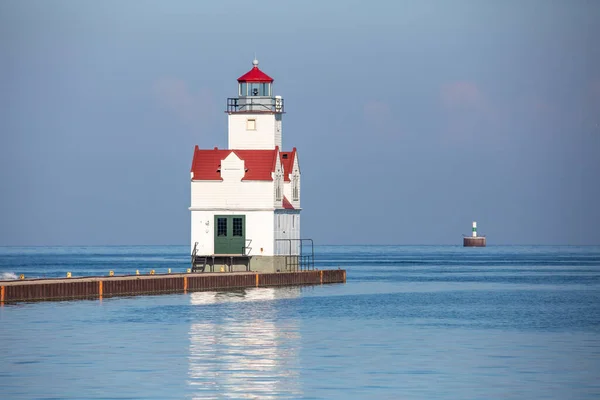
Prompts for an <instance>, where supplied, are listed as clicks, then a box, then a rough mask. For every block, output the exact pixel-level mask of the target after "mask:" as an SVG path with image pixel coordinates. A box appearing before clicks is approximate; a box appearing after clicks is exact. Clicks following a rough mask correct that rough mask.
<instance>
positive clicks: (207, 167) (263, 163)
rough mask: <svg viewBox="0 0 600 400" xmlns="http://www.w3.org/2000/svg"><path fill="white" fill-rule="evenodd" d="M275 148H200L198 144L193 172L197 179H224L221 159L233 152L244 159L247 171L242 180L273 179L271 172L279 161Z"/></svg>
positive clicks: (193, 161)
mask: <svg viewBox="0 0 600 400" xmlns="http://www.w3.org/2000/svg"><path fill="white" fill-rule="evenodd" d="M277 151H278V149H277V148H275V150H219V149H217V148H216V147H215V148H214V149H213V150H200V149H199V148H198V146H196V148H195V149H194V159H193V160H192V168H191V172H193V173H194V177H193V180H195V181H210V180H219V181H220V180H222V178H221V172H220V171H221V161H222V160H224V159H225V158H227V156H229V154H231V153H232V152H233V153H235V154H236V155H237V156H238V157H239V158H240V159H241V160H244V167H245V169H246V173H245V175H244V178H242V180H245V181H248V180H250V181H272V180H273V177H272V176H271V173H272V172H273V171H275V163H276V161H277Z"/></svg>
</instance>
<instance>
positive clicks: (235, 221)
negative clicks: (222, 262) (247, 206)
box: [215, 215, 246, 254]
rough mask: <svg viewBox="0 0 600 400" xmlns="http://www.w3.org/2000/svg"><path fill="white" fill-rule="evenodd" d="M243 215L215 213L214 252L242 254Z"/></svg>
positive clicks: (244, 222)
mask: <svg viewBox="0 0 600 400" xmlns="http://www.w3.org/2000/svg"><path fill="white" fill-rule="evenodd" d="M245 245H246V216H245V215H215V254H243V253H244V246H245Z"/></svg>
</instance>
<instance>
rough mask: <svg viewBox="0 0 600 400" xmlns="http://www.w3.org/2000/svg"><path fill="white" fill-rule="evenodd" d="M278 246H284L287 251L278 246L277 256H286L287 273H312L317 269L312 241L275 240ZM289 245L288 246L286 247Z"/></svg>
mask: <svg viewBox="0 0 600 400" xmlns="http://www.w3.org/2000/svg"><path fill="white" fill-rule="evenodd" d="M275 242H277V244H283V246H285V247H287V251H286V249H285V247H284V249H283V250H282V249H281V246H276V247H277V248H278V249H279V251H278V254H277V255H280V256H285V266H286V270H287V271H312V270H314V269H315V246H314V242H313V240H312V239H275ZM286 244H287V246H286Z"/></svg>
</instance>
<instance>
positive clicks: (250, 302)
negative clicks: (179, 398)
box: [188, 288, 301, 399]
mask: <svg viewBox="0 0 600 400" xmlns="http://www.w3.org/2000/svg"><path fill="white" fill-rule="evenodd" d="M299 295H300V288H253V289H246V290H244V291H240V292H229V293H217V292H196V293H192V294H191V295H190V297H191V303H192V305H197V306H199V307H198V308H197V309H196V310H194V313H193V315H194V320H195V321H198V322H193V323H192V325H191V327H190V355H189V372H188V383H189V385H190V386H191V388H192V390H191V391H192V393H193V398H194V399H201V398H214V397H215V395H218V396H224V397H235V398H240V397H243V398H261V399H268V398H275V397H281V396H286V397H289V396H291V397H298V396H300V395H301V391H300V385H299V382H298V370H299V368H298V363H299V359H298V357H299V355H298V353H299V351H298V348H299V346H300V338H299V327H298V321H297V320H296V319H294V318H285V319H283V318H280V316H278V313H277V307H278V305H277V303H278V302H277V301H274V300H278V299H285V298H296V297H299Z"/></svg>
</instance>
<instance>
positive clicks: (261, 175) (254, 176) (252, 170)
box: [233, 149, 277, 181]
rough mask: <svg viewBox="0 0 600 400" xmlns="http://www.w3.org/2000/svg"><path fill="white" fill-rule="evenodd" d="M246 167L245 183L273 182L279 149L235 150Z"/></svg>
mask: <svg viewBox="0 0 600 400" xmlns="http://www.w3.org/2000/svg"><path fill="white" fill-rule="evenodd" d="M233 152H234V153H235V154H237V156H238V157H239V158H241V159H242V160H244V165H245V167H246V175H244V178H243V179H242V180H243V181H272V180H273V177H272V176H271V173H272V172H273V171H275V160H277V149H275V150H233Z"/></svg>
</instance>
